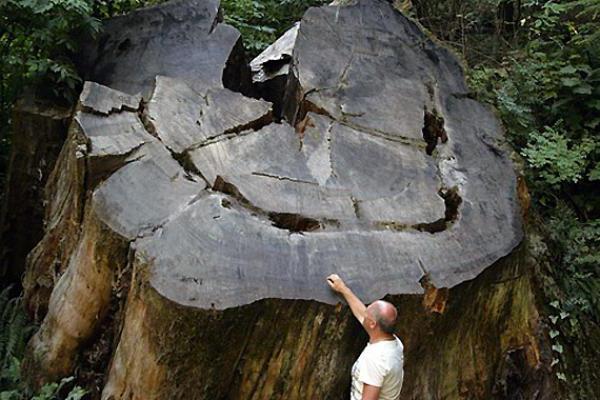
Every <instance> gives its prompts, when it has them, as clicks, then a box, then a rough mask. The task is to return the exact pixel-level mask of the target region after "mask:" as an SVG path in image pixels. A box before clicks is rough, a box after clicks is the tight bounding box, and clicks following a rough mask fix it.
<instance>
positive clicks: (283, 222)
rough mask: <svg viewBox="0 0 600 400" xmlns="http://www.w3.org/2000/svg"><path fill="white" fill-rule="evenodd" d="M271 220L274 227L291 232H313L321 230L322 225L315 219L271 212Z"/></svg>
mask: <svg viewBox="0 0 600 400" xmlns="http://www.w3.org/2000/svg"><path fill="white" fill-rule="evenodd" d="M268 215H269V219H270V220H271V221H272V222H273V226H275V227H277V228H279V229H287V230H289V231H290V232H311V231H316V230H318V229H319V228H321V223H320V222H319V221H318V220H316V219H313V218H308V217H305V216H303V215H299V214H290V213H275V212H270V213H269V214H268Z"/></svg>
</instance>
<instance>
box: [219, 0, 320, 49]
mask: <svg viewBox="0 0 600 400" xmlns="http://www.w3.org/2000/svg"><path fill="white" fill-rule="evenodd" d="M325 3H326V0H261V1H259V0H223V1H222V2H221V5H222V7H223V10H224V17H225V22H227V23H229V24H231V25H233V26H235V27H236V28H237V29H239V31H240V32H241V33H242V38H243V40H244V46H245V47H246V49H247V50H248V53H249V55H250V56H251V57H254V56H256V55H258V54H259V53H260V52H261V51H262V50H264V49H265V48H266V47H267V46H269V45H270V44H271V43H273V42H274V41H275V39H277V38H278V37H279V36H281V35H282V34H283V33H284V32H285V31H286V30H288V29H289V28H291V27H292V25H293V24H294V22H296V21H298V20H299V19H300V18H301V17H302V15H303V14H304V12H305V11H306V9H307V8H308V7H311V6H317V5H321V4H325Z"/></svg>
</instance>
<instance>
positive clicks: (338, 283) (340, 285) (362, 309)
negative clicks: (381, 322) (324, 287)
mask: <svg viewBox="0 0 600 400" xmlns="http://www.w3.org/2000/svg"><path fill="white" fill-rule="evenodd" d="M327 283H328V284H329V286H330V287H331V288H332V289H333V290H334V291H336V292H338V293H339V294H341V295H342V296H343V297H344V299H345V300H346V303H348V306H350V310H352V314H354V316H355V317H356V319H358V322H360V324H361V325H362V323H363V321H364V320H365V315H366V312H367V307H366V306H365V305H364V304H363V302H362V301H360V299H359V298H358V297H356V295H355V294H354V293H353V292H352V290H350V288H349V287H348V286H346V284H345V283H344V281H343V280H342V278H340V277H339V276H338V275H337V274H332V275H329V276H328V277H327Z"/></svg>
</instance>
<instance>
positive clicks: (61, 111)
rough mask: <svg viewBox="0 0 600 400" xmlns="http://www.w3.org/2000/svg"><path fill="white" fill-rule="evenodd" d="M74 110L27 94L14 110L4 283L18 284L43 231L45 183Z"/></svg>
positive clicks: (0, 238)
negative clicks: (26, 261) (26, 262)
mask: <svg viewBox="0 0 600 400" xmlns="http://www.w3.org/2000/svg"><path fill="white" fill-rule="evenodd" d="M70 119H71V110H69V109H65V108H64V107H60V106H57V105H55V104H51V103H49V102H47V101H43V100H40V99H36V98H35V97H33V96H28V97H24V98H23V99H22V100H20V101H19V102H17V104H16V105H15V107H14V111H13V114H12V147H11V155H10V163H9V167H8V171H9V172H8V177H7V180H6V191H5V196H4V204H3V208H2V214H1V216H0V252H1V254H2V255H1V257H0V259H1V260H2V261H1V265H0V278H1V279H0V281H1V282H2V286H3V287H4V286H5V285H9V284H16V285H17V286H20V284H21V278H22V275H23V273H24V271H25V258H26V256H27V254H28V253H29V252H30V251H31V249H32V248H33V247H34V246H35V245H36V243H38V242H39V241H40V239H41V238H42V237H43V235H44V226H43V218H44V209H45V205H44V186H45V185H46V182H47V180H48V177H49V176H50V173H51V171H52V170H53V169H54V164H55V162H56V159H57V158H58V154H59V152H60V149H61V148H62V146H63V144H64V142H65V139H66V137H67V127H68V125H69V123H70Z"/></svg>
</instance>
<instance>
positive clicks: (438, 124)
mask: <svg viewBox="0 0 600 400" xmlns="http://www.w3.org/2000/svg"><path fill="white" fill-rule="evenodd" d="M423 139H424V140H425V142H426V143H427V147H426V149H425V151H426V152H427V154H428V155H432V154H433V151H434V150H435V148H436V146H437V145H438V141H439V140H441V141H442V143H446V142H447V141H448V135H447V134H446V130H445V129H444V118H442V117H441V116H440V115H439V114H438V112H437V110H436V109H435V108H434V109H433V111H431V112H430V111H428V110H427V108H425V116H424V120H423Z"/></svg>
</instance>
